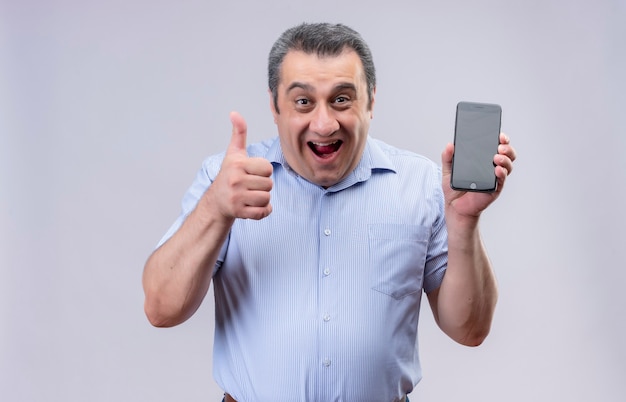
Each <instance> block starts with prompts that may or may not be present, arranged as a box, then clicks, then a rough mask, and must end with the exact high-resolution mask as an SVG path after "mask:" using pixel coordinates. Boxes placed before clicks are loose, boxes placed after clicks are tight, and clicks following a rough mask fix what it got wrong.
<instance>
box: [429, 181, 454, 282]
mask: <svg viewBox="0 0 626 402" xmlns="http://www.w3.org/2000/svg"><path fill="white" fill-rule="evenodd" d="M441 174H442V173H441V169H436V170H435V171H434V175H435V176H436V178H437V179H436V180H435V183H438V184H437V185H435V186H433V191H434V197H433V198H434V200H435V202H436V205H437V210H438V213H437V219H436V220H435V221H434V223H433V227H432V232H431V236H430V242H429V245H428V254H427V256H426V266H425V268H424V292H426V293H430V292H431V291H433V290H435V289H437V288H439V286H441V282H442V281H443V277H444V275H445V273H446V268H447V267H448V229H447V226H446V219H445V213H444V198H443V190H442V189H441V184H440V183H441Z"/></svg>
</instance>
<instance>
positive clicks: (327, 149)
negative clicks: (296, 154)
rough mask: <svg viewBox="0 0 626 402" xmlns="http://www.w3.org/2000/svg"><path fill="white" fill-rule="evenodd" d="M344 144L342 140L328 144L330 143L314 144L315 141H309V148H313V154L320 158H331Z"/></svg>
mask: <svg viewBox="0 0 626 402" xmlns="http://www.w3.org/2000/svg"><path fill="white" fill-rule="evenodd" d="M342 144H343V141H341V140H336V141H333V142H328V143H324V142H313V141H309V142H308V143H307V145H308V146H309V148H311V151H313V153H314V154H315V155H317V156H319V157H320V158H328V157H330V156H331V155H332V154H334V153H335V152H337V151H338V150H339V148H341V145H342Z"/></svg>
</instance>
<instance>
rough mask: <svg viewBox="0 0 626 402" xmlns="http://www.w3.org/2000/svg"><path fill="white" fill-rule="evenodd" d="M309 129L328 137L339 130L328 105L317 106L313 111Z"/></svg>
mask: <svg viewBox="0 0 626 402" xmlns="http://www.w3.org/2000/svg"><path fill="white" fill-rule="evenodd" d="M309 128H310V129H311V131H313V132H314V133H316V134H318V135H320V136H323V137H328V136H330V135H332V134H333V133H334V132H335V131H337V130H339V122H338V121H337V119H336V118H335V116H334V114H333V111H332V110H330V107H329V106H328V105H323V104H321V105H318V106H317V107H316V108H315V110H314V111H313V115H312V116H311V122H310V123H309Z"/></svg>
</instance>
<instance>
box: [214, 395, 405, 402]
mask: <svg viewBox="0 0 626 402" xmlns="http://www.w3.org/2000/svg"><path fill="white" fill-rule="evenodd" d="M404 400H405V401H406V402H409V397H408V396H405V397H404ZM223 402H237V401H236V400H235V399H234V398H233V397H232V396H230V395H228V394H224V401H223Z"/></svg>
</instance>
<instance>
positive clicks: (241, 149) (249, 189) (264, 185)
mask: <svg viewBox="0 0 626 402" xmlns="http://www.w3.org/2000/svg"><path fill="white" fill-rule="evenodd" d="M230 121H231V123H232V125H233V132H232V137H231V139H230V144H229V145H228V148H227V150H226V156H225V157H224V161H223V162H222V167H221V169H220V173H219V174H218V175H217V177H216V178H215V181H214V182H213V184H212V185H211V187H210V190H211V191H212V192H214V193H213V195H214V198H213V199H214V200H215V202H216V204H217V205H216V206H217V208H218V210H219V211H220V213H221V214H222V215H223V216H224V217H227V218H244V219H257V220H258V219H263V218H265V217H266V216H268V215H269V214H270V213H271V212H272V205H271V204H270V190H271V189H272V185H273V182H272V179H271V177H270V176H271V175H272V171H273V166H272V164H271V163H270V162H269V161H268V160H267V159H264V158H250V157H248V154H247V152H246V137H247V125H246V121H245V120H244V119H243V117H242V116H241V115H240V114H239V113H237V112H231V113H230Z"/></svg>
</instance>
